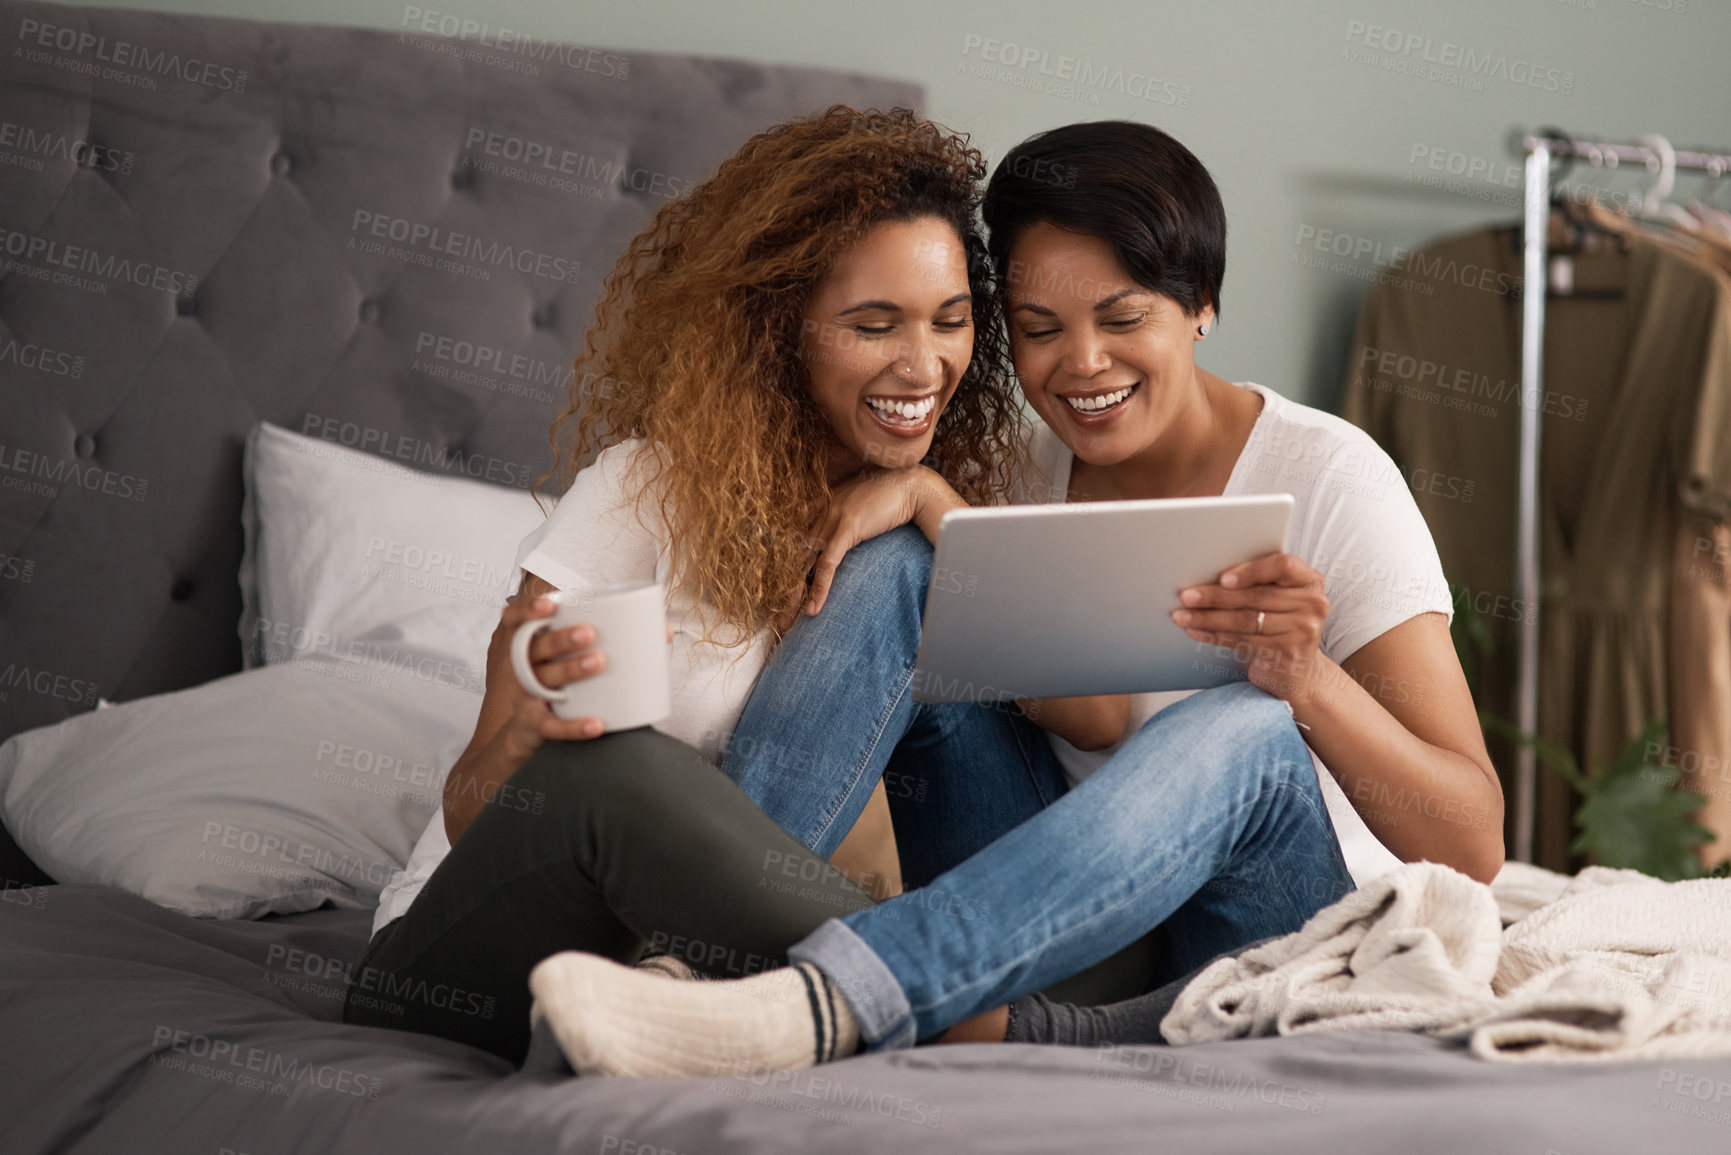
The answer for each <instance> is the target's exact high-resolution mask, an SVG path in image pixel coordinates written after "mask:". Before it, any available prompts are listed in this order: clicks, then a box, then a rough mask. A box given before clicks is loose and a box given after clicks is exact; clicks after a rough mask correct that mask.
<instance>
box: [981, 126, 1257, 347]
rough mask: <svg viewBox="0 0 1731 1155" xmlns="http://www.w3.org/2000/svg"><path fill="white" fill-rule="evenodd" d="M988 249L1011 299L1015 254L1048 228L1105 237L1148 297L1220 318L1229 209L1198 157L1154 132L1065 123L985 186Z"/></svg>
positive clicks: (1025, 146)
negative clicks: (1019, 242)
mask: <svg viewBox="0 0 1731 1155" xmlns="http://www.w3.org/2000/svg"><path fill="white" fill-rule="evenodd" d="M982 213H983V215H984V217H985V221H986V227H987V229H989V230H990V231H991V236H990V240H989V242H988V251H989V252H990V254H991V258H992V264H993V266H994V267H995V269H996V271H997V275H998V284H999V285H1000V286H1002V287H1003V288H1004V289H1005V290H1006V292H1007V290H1008V288H1009V286H1010V283H1011V274H1012V273H1013V270H1012V269H1011V268H1010V249H1011V248H1012V247H1013V246H1014V245H1015V243H1016V239H1017V238H1018V237H1020V236H1021V234H1022V231H1023V230H1024V229H1026V228H1028V227H1029V226H1031V225H1035V224H1039V223H1041V222H1045V223H1048V224H1052V225H1055V226H1057V227H1058V228H1061V229H1066V230H1068V231H1070V232H1073V233H1081V234H1083V235H1084V236H1091V237H1098V238H1099V239H1100V240H1103V241H1105V242H1106V243H1107V244H1108V245H1111V246H1112V252H1113V255H1114V256H1116V257H1117V259H1118V263H1119V264H1120V265H1122V266H1124V271H1125V272H1127V273H1129V274H1130V276H1131V277H1132V278H1133V279H1134V280H1135V281H1136V283H1137V284H1139V285H1141V286H1142V287H1143V288H1145V289H1150V290H1152V291H1153V292H1156V293H1160V294H1163V295H1165V296H1167V297H1170V298H1172V299H1173V300H1174V301H1177V302H1178V304H1180V305H1182V306H1183V307H1184V310H1185V312H1187V313H1189V314H1191V315H1192V316H1194V315H1195V314H1197V313H1199V312H1201V311H1202V310H1203V309H1204V308H1205V307H1212V308H1213V310H1214V313H1215V315H1216V316H1218V315H1219V313H1220V282H1221V281H1222V280H1223V279H1225V276H1226V206H1225V205H1224V204H1222V203H1221V200H1220V190H1219V189H1217V188H1216V187H1215V186H1214V178H1213V177H1211V176H1209V175H1208V170H1207V169H1206V168H1204V167H1203V166H1202V162H1201V161H1199V160H1197V159H1196V156H1195V154H1194V153H1192V152H1191V151H1190V150H1189V149H1187V148H1185V147H1184V146H1183V145H1182V144H1179V143H1178V142H1177V141H1176V140H1174V139H1173V138H1172V137H1170V136H1168V135H1167V134H1166V133H1164V132H1161V131H1160V130H1159V129H1157V128H1155V127H1154V126H1153V125H1149V124H1138V123H1136V122H1135V121H1129V120H1096V121H1089V122H1087V123H1084V124H1066V125H1064V126H1063V127H1062V128H1054V129H1050V130H1048V131H1046V132H1042V133H1039V134H1037V135H1035V136H1031V137H1029V138H1028V139H1027V140H1024V141H1023V142H1022V143H1021V144H1018V145H1017V146H1016V147H1015V148H1013V149H1011V150H1010V151H1009V153H1008V154H1007V155H1006V156H1005V157H1004V159H1003V160H1002V161H1000V162H999V163H998V167H997V170H996V171H995V172H993V173H992V179H991V180H990V182H988V183H987V185H986V196H985V201H984V204H983V205H982Z"/></svg>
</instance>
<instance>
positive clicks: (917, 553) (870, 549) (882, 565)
mask: <svg viewBox="0 0 1731 1155" xmlns="http://www.w3.org/2000/svg"><path fill="white" fill-rule="evenodd" d="M931 576H932V543H931V542H929V541H927V540H926V535H925V534H924V533H923V532H921V530H920V528H919V527H918V526H916V525H913V524H911V523H910V524H908V525H900V526H897V527H896V528H895V529H892V530H889V531H887V532H884V533H880V534H878V535H877V536H876V537H869V538H867V539H866V540H865V541H862V542H860V543H859V544H858V545H856V546H854V547H853V548H852V549H850V550H848V551H847V556H846V557H844V558H842V560H841V565H840V566H838V567H837V568H836V573H835V580H834V582H832V583H831V586H830V594H829V602H830V603H833V602H835V601H836V600H838V599H840V600H841V601H844V602H845V601H847V600H849V599H851V598H855V597H857V598H860V599H864V600H865V604H866V605H867V606H868V607H870V608H871V609H872V610H873V612H882V609H883V606H884V604H885V602H886V600H887V599H889V598H891V597H894V596H897V595H911V597H912V599H913V600H914V602H915V604H917V605H920V606H922V607H923V605H924V602H925V594H926V586H927V585H928V584H929V583H930V581H931ZM827 604H828V603H826V605H827Z"/></svg>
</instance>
